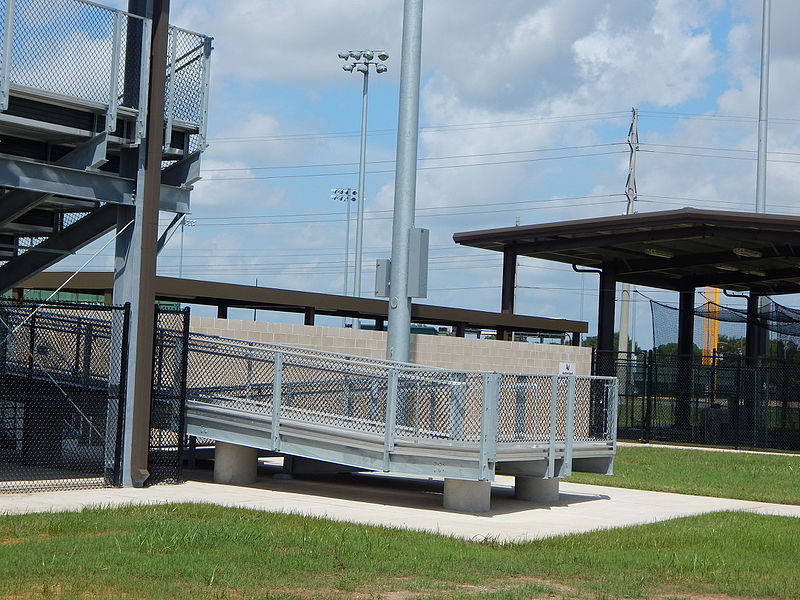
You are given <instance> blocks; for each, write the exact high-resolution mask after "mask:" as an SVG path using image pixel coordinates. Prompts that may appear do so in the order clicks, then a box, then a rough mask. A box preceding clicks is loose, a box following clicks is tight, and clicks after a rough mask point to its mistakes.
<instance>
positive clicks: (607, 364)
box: [597, 265, 617, 375]
mask: <svg viewBox="0 0 800 600" xmlns="http://www.w3.org/2000/svg"><path fill="white" fill-rule="evenodd" d="M616 288H617V280H616V273H615V271H614V269H613V268H612V267H611V266H609V265H604V266H603V270H602V271H601V272H600V293H599V299H598V308H597V351H598V356H597V360H598V362H597V367H598V371H597V374H598V375H614V374H615V373H614V365H613V360H611V352H612V351H613V350H614V304H615V298H614V296H615V293H616Z"/></svg>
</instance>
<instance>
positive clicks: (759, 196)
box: [756, 0, 771, 213]
mask: <svg viewBox="0 0 800 600" xmlns="http://www.w3.org/2000/svg"><path fill="white" fill-rule="evenodd" d="M770 2H771V0H764V12H763V15H762V18H761V89H760V92H759V95H758V166H757V170H756V212H757V213H763V212H767V115H768V113H769V33H770V12H771V11H770V9H771V5H770Z"/></svg>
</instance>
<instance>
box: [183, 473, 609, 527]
mask: <svg viewBox="0 0 800 600" xmlns="http://www.w3.org/2000/svg"><path fill="white" fill-rule="evenodd" d="M184 475H185V477H186V479H187V480H196V481H212V479H213V474H212V471H211V470H210V469H200V468H198V469H187V470H185V471H184ZM276 475H277V476H278V477H275V476H276ZM509 481H511V479H509ZM242 487H247V488H251V489H262V490H271V491H277V492H287V493H292V494H303V495H307V496H314V497H319V498H333V499H338V500H349V501H353V502H364V503H368V504H380V505H384V506H393V507H404V508H417V509H427V510H435V511H439V512H456V511H450V510H446V509H445V508H444V507H443V506H442V499H443V489H444V481H443V480H442V479H434V478H426V477H409V476H401V475H393V474H386V473H370V472H365V473H341V474H334V475H295V476H293V477H292V478H285V476H283V473H282V469H281V467H280V466H279V465H275V464H264V463H263V462H262V463H261V464H259V469H258V481H256V482H255V483H253V484H250V485H246V486H242ZM608 499H609V498H608V496H605V495H599V494H598V495H590V494H566V493H563V492H562V493H561V494H560V496H559V500H558V502H555V503H549V504H541V503H535V502H528V501H524V500H517V499H515V498H514V488H513V485H503V484H502V483H498V482H495V483H493V484H492V509H491V511H489V512H485V513H475V514H477V515H478V516H483V517H492V516H499V515H504V514H512V513H519V512H524V511H529V510H550V509H552V508H556V507H566V506H572V505H576V504H581V503H585V502H597V501H602V500H608Z"/></svg>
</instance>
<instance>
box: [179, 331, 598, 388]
mask: <svg viewBox="0 0 800 600" xmlns="http://www.w3.org/2000/svg"><path fill="white" fill-rule="evenodd" d="M190 328H191V331H192V332H193V333H201V334H207V335H217V336H221V337H228V338H233V339H237V340H244V341H252V342H266V343H270V344H280V345H286V346H299V347H302V348H309V349H314V350H321V351H325V352H338V353H340V354H353V355H356V356H364V357H367V358H378V359H383V358H384V357H385V355H386V332H384V331H368V330H356V329H345V328H341V327H319V326H309V325H295V324H290V323H269V322H263V321H243V320H238V319H216V318H213V317H192V318H191V324H190ZM591 356H592V354H591V349H590V348H578V347H574V346H559V345H555V344H529V343H527V342H505V341H499V340H479V339H475V338H458V337H449V336H437V335H419V334H414V335H412V336H411V362H414V363H417V364H421V365H429V366H435V367H443V368H448V369H457V370H465V371H469V370H478V371H505V372H519V373H558V370H559V363H562V362H571V363H574V364H575V365H576V371H575V372H576V374H577V375H589V374H590V372H591Z"/></svg>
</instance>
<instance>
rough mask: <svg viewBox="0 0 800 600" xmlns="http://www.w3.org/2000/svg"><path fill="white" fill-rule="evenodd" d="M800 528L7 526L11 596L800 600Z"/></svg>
mask: <svg viewBox="0 0 800 600" xmlns="http://www.w3.org/2000/svg"><path fill="white" fill-rule="evenodd" d="M798 539H800V519H792V518H788V517H766V516H759V515H752V514H743V513H718V514H710V515H703V516H699V517H690V518H685V519H677V520H674V521H668V522H663V523H656V524H651V525H644V526H637V527H630V528H625V529H615V530H608V531H598V532H593V533H589V534H583V535H573V536H567V537H561V538H553V539H549V540H542V541H538V542H531V543H526V544H519V545H511V544H509V545H504V544H498V543H494V542H492V541H486V542H481V543H475V542H467V541H462V540H456V539H451V538H446V537H441V536H437V535H433V534H425V533H419V532H410V531H399V530H391V529H384V528H379V527H368V526H361V525H353V524H346V523H335V522H331V521H327V520H323V519H316V518H307V517H300V516H296V515H281V514H273V513H264V512H258V511H250V510H245V509H231V508H223V507H218V506H207V505H175V506H160V507H134V508H122V509H102V510H101V509H92V510H84V511H82V512H80V513H61V514H34V515H20V516H5V517H1V518H0V597H11V598H15V599H29V598H93V599H96V598H123V597H132V598H142V599H147V600H150V599H166V598H176V599H187V600H188V599H191V600H201V599H206V598H209V599H210V598H270V599H277V598H281V599H290V598H403V599H412V598H442V599H444V598H465V597H467V598H481V599H498V600H499V599H501V598H502V599H507V600H514V599H520V600H521V599H523V598H524V599H528V598H545V597H560V598H578V599H582V598H621V597H645V598H664V597H686V598H690V597H691V598H698V597H700V596H702V595H730V596H740V597H747V598H800V570H798V569H797V564H796V559H797V549H798V546H797V544H798V542H797V540H798Z"/></svg>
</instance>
